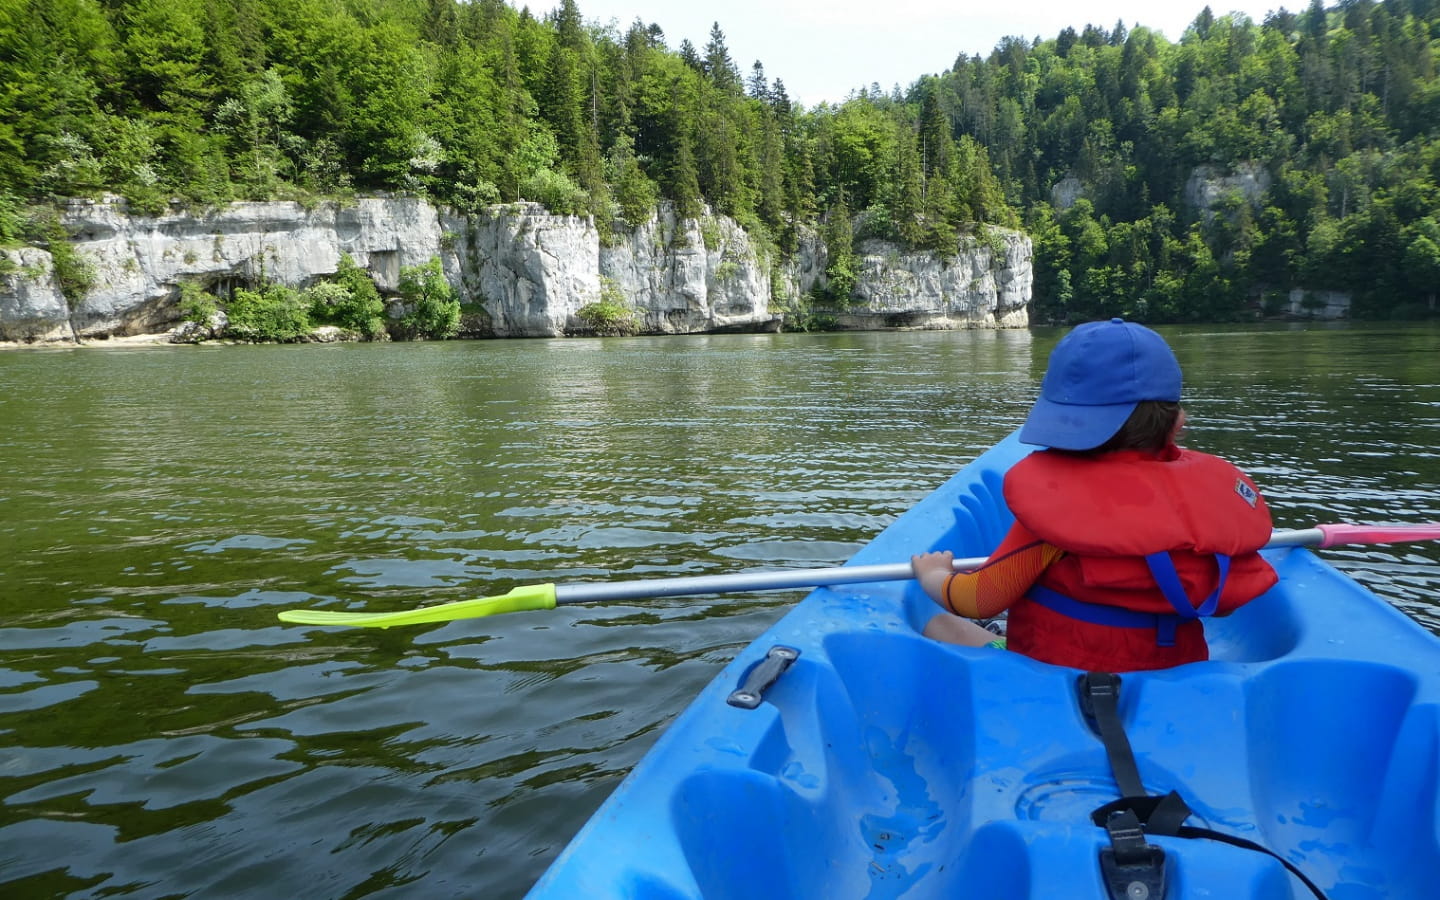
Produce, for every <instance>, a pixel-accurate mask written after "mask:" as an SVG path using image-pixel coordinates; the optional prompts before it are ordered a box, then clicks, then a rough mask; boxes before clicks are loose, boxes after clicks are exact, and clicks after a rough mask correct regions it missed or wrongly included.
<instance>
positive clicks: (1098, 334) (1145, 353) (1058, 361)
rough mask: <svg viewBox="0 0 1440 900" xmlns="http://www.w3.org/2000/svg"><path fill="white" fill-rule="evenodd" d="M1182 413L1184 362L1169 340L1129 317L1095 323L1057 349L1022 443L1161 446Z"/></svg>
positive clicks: (1085, 446) (1081, 447)
mask: <svg viewBox="0 0 1440 900" xmlns="http://www.w3.org/2000/svg"><path fill="white" fill-rule="evenodd" d="M1147 401H1158V402H1154V403H1151V402H1147ZM1179 416H1180V364H1179V363H1178V362H1177V361H1176V360H1175V354H1174V353H1172V352H1171V350H1170V347H1169V346H1168V345H1167V344H1166V343H1165V339H1164V338H1162V337H1161V336H1160V335H1158V334H1156V333H1155V332H1154V331H1151V330H1150V329H1149V328H1146V327H1145V326H1144V325H1137V324H1136V323H1134V322H1126V321H1124V320H1123V319H1111V320H1110V321H1108V322H1087V323H1086V324H1084V325H1080V326H1077V327H1076V328H1075V329H1074V330H1073V331H1071V332H1070V333H1069V334H1067V335H1065V337H1063V338H1061V340H1060V343H1058V344H1056V345H1055V349H1054V351H1053V352H1051V354H1050V365H1049V367H1048V368H1047V369H1046V370H1045V379H1044V381H1043V382H1041V385H1040V396H1039V397H1038V398H1036V400H1035V405H1034V407H1032V408H1031V410H1030V415H1029V417H1027V418H1026V420H1025V424H1024V426H1023V427H1021V429H1020V440H1022V441H1024V442H1025V443H1027V444H1036V445H1039V446H1042V447H1053V448H1056V449H1060V450H1094V449H1096V448H1099V447H1102V446H1104V447H1105V448H1106V449H1119V448H1120V447H1122V446H1123V447H1135V448H1140V449H1154V448H1158V447H1161V446H1164V444H1165V442H1167V441H1168V440H1169V438H1170V436H1171V435H1172V434H1173V433H1174V431H1175V427H1176V424H1177V422H1178V419H1179ZM1132 419H1133V420H1134V421H1133V422H1132V421H1131V420H1132ZM1112 438H1113V439H1115V441H1119V442H1121V443H1120V444H1119V446H1112V444H1113V443H1114V442H1113V441H1112Z"/></svg>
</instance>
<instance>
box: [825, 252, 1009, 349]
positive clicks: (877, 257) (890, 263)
mask: <svg viewBox="0 0 1440 900" xmlns="http://www.w3.org/2000/svg"><path fill="white" fill-rule="evenodd" d="M859 249H860V254H861V256H860V277H859V283H858V284H857V285H856V288H855V296H856V300H857V302H856V303H855V304H852V305H851V306H850V307H849V308H848V309H846V310H845V311H843V312H842V313H841V314H840V315H839V320H840V325H841V327H849V328H878V327H888V328H894V327H906V326H921V327H927V328H1024V327H1025V326H1026V325H1028V324H1029V322H1030V317H1029V313H1028V312H1027V308H1028V304H1029V303H1030V288H1031V280H1032V279H1031V264H1032V246H1031V243H1030V239H1029V238H1028V237H1026V236H1024V235H1022V234H1019V233H1018V232H1014V231H1002V230H999V229H991V230H989V231H987V232H986V233H985V235H984V237H973V236H967V237H963V238H961V243H960V249H961V252H960V253H958V254H956V255H955V256H952V257H949V258H945V259H941V258H938V257H936V256H935V255H934V254H931V253H917V252H914V251H907V250H905V249H904V248H902V247H901V246H900V245H898V244H892V243H889V242H887V241H875V240H869V241H864V242H863V243H862V244H861V245H860V248H859Z"/></svg>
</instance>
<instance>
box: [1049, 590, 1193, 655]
mask: <svg viewBox="0 0 1440 900" xmlns="http://www.w3.org/2000/svg"><path fill="white" fill-rule="evenodd" d="M1025 596H1026V597H1028V598H1030V599H1031V600H1034V601H1035V602H1036V603H1038V604H1040V605H1041V606H1043V607H1045V608H1046V609H1048V610H1050V611H1051V612H1057V613H1059V614H1060V615H1062V616H1069V617H1070V618H1072V619H1079V620H1080V621H1082V622H1089V623H1090V624H1092V625H1109V626H1110V627H1112V628H1151V629H1154V631H1155V643H1156V644H1157V645H1158V646H1161V647H1173V646H1175V629H1176V628H1177V627H1178V626H1179V625H1180V616H1178V615H1173V614H1170V613H1147V612H1139V611H1138V610H1133V609H1122V608H1121V607H1118V606H1108V605H1106V604H1104V603H1086V602H1085V601H1083V600H1076V599H1075V598H1074V597H1069V596H1066V595H1065V594H1062V593H1060V592H1059V591H1056V590H1052V589H1050V588H1047V587H1045V586H1044V585H1041V584H1032V585H1031V586H1030V590H1029V591H1028V592H1026V594H1025Z"/></svg>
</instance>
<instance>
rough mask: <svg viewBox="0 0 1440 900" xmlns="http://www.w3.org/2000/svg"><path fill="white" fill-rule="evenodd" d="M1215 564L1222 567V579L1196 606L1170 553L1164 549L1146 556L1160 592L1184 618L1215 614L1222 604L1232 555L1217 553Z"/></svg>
mask: <svg viewBox="0 0 1440 900" xmlns="http://www.w3.org/2000/svg"><path fill="white" fill-rule="evenodd" d="M1215 564H1216V565H1217V566H1219V568H1220V580H1219V581H1218V582H1217V583H1216V584H1215V590H1214V591H1213V592H1211V594H1210V596H1208V597H1206V598H1205V599H1204V601H1202V602H1201V604H1200V605H1199V606H1194V605H1192V604H1191V603H1190V597H1189V595H1187V594H1186V593H1185V586H1184V585H1183V584H1181V583H1180V575H1179V573H1177V572H1176V571H1175V561H1174V560H1173V559H1171V558H1170V553H1169V552H1168V551H1165V550H1162V551H1160V552H1159V553H1152V554H1150V555H1149V556H1147V557H1145V565H1147V566H1149V567H1150V574H1151V576H1153V577H1154V578H1155V583H1156V584H1158V585H1160V592H1161V593H1162V594H1164V595H1165V599H1166V600H1169V601H1170V605H1171V606H1173V607H1175V614H1176V615H1178V616H1179V617H1180V618H1182V619H1198V618H1199V617H1201V616H1213V615H1215V609H1216V607H1218V606H1219V605H1220V592H1221V591H1223V590H1225V579H1227V578H1229V577H1230V557H1229V556H1227V555H1226V554H1224V553H1217V554H1215Z"/></svg>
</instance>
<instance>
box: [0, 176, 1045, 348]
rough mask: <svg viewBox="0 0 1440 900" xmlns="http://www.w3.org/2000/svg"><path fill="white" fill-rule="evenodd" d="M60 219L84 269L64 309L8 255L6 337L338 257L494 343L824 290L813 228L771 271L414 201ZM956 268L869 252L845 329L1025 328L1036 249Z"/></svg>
mask: <svg viewBox="0 0 1440 900" xmlns="http://www.w3.org/2000/svg"><path fill="white" fill-rule="evenodd" d="M61 222H62V224H63V225H64V227H65V229H66V230H67V232H68V233H69V234H70V235H72V240H71V243H70V246H71V248H72V249H73V250H74V253H73V254H72V255H73V258H74V260H75V261H76V262H78V264H79V265H80V266H82V267H83V269H84V273H85V275H86V276H87V277H86V278H85V279H83V281H84V282H85V283H86V285H87V286H86V287H85V288H84V289H83V290H82V291H75V290H72V291H71V299H70V300H68V301H67V299H66V297H65V295H64V293H63V292H62V290H61V287H60V278H59V277H58V274H57V272H56V264H55V260H54V258H53V257H52V255H51V254H50V253H49V252H47V251H45V250H42V249H38V248H14V249H9V250H0V340H11V341H52V340H64V339H70V338H71V337H72V336H75V335H78V336H81V337H108V336H116V335H132V334H141V333H157V332H163V331H166V330H167V329H170V328H172V327H174V326H176V325H177V324H178V322H179V319H180V312H179V310H178V308H177V303H176V301H177V299H178V294H179V285H180V284H181V283H183V282H185V281H192V282H196V283H199V284H200V285H201V286H202V287H204V288H205V289H207V290H211V291H214V292H217V293H219V294H221V295H222V296H223V295H225V294H226V293H228V291H229V290H231V289H233V288H235V287H237V286H239V287H244V286H256V285H259V284H262V283H265V282H267V281H268V282H278V283H282V284H288V285H292V286H296V287H304V286H307V285H309V284H311V283H313V282H315V281H317V280H319V279H322V278H324V277H326V276H328V275H331V274H333V273H334V272H335V271H336V269H337V267H338V265H339V262H340V258H341V256H342V255H344V254H348V255H349V256H351V257H352V258H353V259H354V260H355V261H356V263H357V264H359V265H360V266H361V267H363V268H365V269H368V270H369V272H370V274H371V275H372V277H373V278H374V279H375V282H376V284H377V285H378V286H379V287H380V289H381V291H382V292H394V291H395V290H396V288H397V287H398V284H399V279H400V272H401V270H402V269H403V268H405V267H408V266H415V265H421V264H423V263H425V262H428V261H429V260H430V259H432V258H435V257H437V256H438V257H439V258H440V259H441V262H442V264H443V267H444V271H445V274H446V277H447V278H448V280H449V281H450V283H451V285H452V286H453V287H454V288H455V289H456V292H457V295H458V296H459V297H460V299H461V302H462V303H464V304H465V305H466V306H467V308H470V309H473V310H477V311H478V312H477V313H476V314H475V315H472V316H470V317H467V319H468V320H469V321H471V322H472V323H473V324H472V326H471V328H470V332H471V333H474V334H483V335H490V336H495V337H542V336H561V335H566V334H577V333H584V331H585V329H586V327H587V326H586V325H585V323H584V321H583V320H582V318H581V317H579V316H577V313H579V311H580V310H581V309H583V308H584V307H585V306H587V305H589V304H592V303H595V302H596V301H597V300H599V299H600V297H601V292H602V289H607V290H608V293H609V294H610V295H611V296H616V295H617V294H616V292H618V296H621V297H623V298H624V301H625V302H626V303H627V304H628V305H629V306H630V307H631V308H632V309H633V312H634V317H635V323H636V325H637V326H638V328H639V330H640V331H642V332H646V333H656V334H671V333H677V334H678V333H695V332H710V331H727V330H764V329H774V328H778V327H780V326H781V325H782V320H783V318H784V311H783V309H782V307H783V306H784V304H783V303H782V302H781V300H782V299H783V298H787V297H788V298H795V297H800V296H803V295H805V294H807V293H808V292H810V291H811V290H812V289H813V288H815V287H816V286H817V285H821V284H823V280H824V276H823V272H824V269H825V252H824V246H823V244H822V243H821V242H820V241H819V240H818V239H817V238H816V237H815V236H814V235H802V239H801V241H800V246H799V249H798V250H797V251H796V252H795V253H794V254H792V255H791V256H790V257H789V258H788V259H785V260H778V259H775V258H774V257H773V256H772V255H770V254H767V253H766V252H764V251H763V250H762V249H761V248H760V247H759V246H758V245H757V244H756V243H755V242H754V241H752V240H751V238H750V236H749V235H748V234H747V233H746V232H745V230H744V229H742V228H741V227H740V226H739V225H738V224H736V223H735V222H734V221H732V220H730V219H728V218H725V217H723V216H715V215H709V214H706V215H703V216H702V217H700V218H699V219H684V220H682V219H679V218H678V217H677V216H676V215H675V213H674V212H673V210H671V209H669V208H668V207H662V208H661V210H660V211H659V212H658V213H657V214H656V215H655V216H653V217H652V218H651V219H650V220H649V221H647V222H644V223H641V224H640V225H638V226H636V227H634V228H632V229H629V230H622V231H619V232H616V231H613V230H612V231H611V232H610V233H608V234H606V235H602V234H601V233H600V231H599V230H598V229H597V228H596V226H595V223H594V221H593V220H592V219H590V218H586V217H578V216H555V215H550V214H549V213H547V212H546V211H545V210H544V209H543V208H542V207H540V206H538V205H536V204H530V203H517V204H505V205H499V206H494V207H490V208H487V209H486V210H483V211H482V212H480V213H478V214H474V215H468V216H462V215H457V214H455V213H453V212H449V211H446V210H442V209H437V208H436V207H434V206H432V205H430V204H429V203H427V202H425V201H424V200H420V199H414V198H366V199H360V200H356V201H354V202H351V203H343V204H342V203H335V202H326V203H320V204H317V205H315V206H302V205H300V204H297V203H289V202H270V203H235V204H231V205H229V206H226V207H224V208H220V209H214V210H206V211H199V212H192V211H185V210H178V209H177V210H175V211H173V212H170V213H167V214H164V215H160V216H140V215H132V214H129V213H128V212H127V211H126V209H125V206H124V204H123V202H122V201H119V200H115V199H108V200H76V201H72V202H70V203H69V204H68V206H67V207H66V208H65V210H64V211H63V214H62V216H61ZM988 234H989V237H987V238H986V239H984V240H978V241H977V240H971V241H969V242H967V243H966V244H964V245H962V246H961V247H959V248H958V252H957V253H956V254H955V255H954V256H951V257H946V258H941V257H938V256H936V255H934V254H923V253H908V252H903V251H901V250H900V249H899V248H895V247H889V246H887V245H880V244H870V245H866V246H865V247H862V248H861V250H862V252H863V254H864V255H863V264H862V272H861V275H860V283H859V285H858V287H857V290H856V294H855V297H854V300H853V302H852V303H851V304H850V306H849V308H848V309H846V310H844V311H843V314H842V315H841V316H840V317H839V323H840V325H841V326H842V327H852V328H879V327H894V326H896V325H907V326H913V325H923V326H928V327H977V326H978V327H1023V326H1024V325H1025V324H1026V322H1027V318H1026V313H1025V308H1026V303H1027V302H1028V300H1029V297H1030V281H1031V268H1030V265H1031V252H1030V241H1029V239H1028V238H1026V237H1025V236H1024V235H1021V234H1018V233H1015V232H1005V231H1000V230H990V231H989V232H988Z"/></svg>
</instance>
